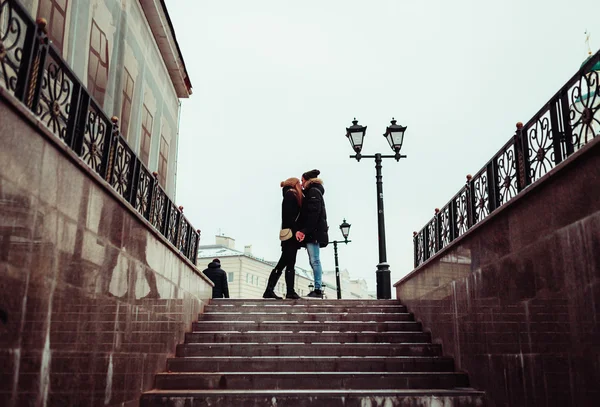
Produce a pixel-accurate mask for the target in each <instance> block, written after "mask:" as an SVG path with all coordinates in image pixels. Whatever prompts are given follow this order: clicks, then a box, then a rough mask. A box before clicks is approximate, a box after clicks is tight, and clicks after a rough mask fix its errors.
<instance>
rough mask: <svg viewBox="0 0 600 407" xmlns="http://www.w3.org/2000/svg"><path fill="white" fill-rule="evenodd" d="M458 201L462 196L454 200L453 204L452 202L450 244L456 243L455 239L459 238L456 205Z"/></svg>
mask: <svg viewBox="0 0 600 407" xmlns="http://www.w3.org/2000/svg"><path fill="white" fill-rule="evenodd" d="M457 199H460V194H459V195H458V197H457V198H455V199H453V200H452V202H450V211H449V212H450V219H449V221H448V223H449V225H450V242H452V241H454V239H456V238H457V237H458V225H457V224H458V222H457V218H458V205H457V204H456V200H457Z"/></svg>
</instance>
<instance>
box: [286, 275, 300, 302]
mask: <svg viewBox="0 0 600 407" xmlns="http://www.w3.org/2000/svg"><path fill="white" fill-rule="evenodd" d="M295 279H296V271H295V270H286V271H285V286H286V288H287V291H286V294H285V298H286V299H288V300H299V299H300V296H299V295H298V294H297V293H296V291H294V280H295Z"/></svg>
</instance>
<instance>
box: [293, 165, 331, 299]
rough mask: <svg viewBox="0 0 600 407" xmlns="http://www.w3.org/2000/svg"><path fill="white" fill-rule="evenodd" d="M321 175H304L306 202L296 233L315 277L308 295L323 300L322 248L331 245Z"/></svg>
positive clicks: (304, 201) (314, 173) (303, 203)
mask: <svg viewBox="0 0 600 407" xmlns="http://www.w3.org/2000/svg"><path fill="white" fill-rule="evenodd" d="M320 173H321V171H319V170H311V171H307V172H305V173H304V174H302V187H303V188H304V200H303V201H302V209H301V211H300V222H299V223H300V225H301V226H300V228H299V230H298V232H296V239H297V240H298V241H299V242H301V244H302V246H304V247H306V251H307V252H308V258H309V260H310V266H311V267H312V269H313V274H314V276H315V288H314V290H313V291H311V292H310V293H308V297H311V298H323V291H321V278H322V276H323V268H322V267H321V258H320V248H321V247H325V246H327V244H328V243H329V235H328V230H329V227H328V226H327V211H326V210H325V200H324V199H323V194H325V188H323V181H322V180H321V179H320V178H318V176H319V174H320Z"/></svg>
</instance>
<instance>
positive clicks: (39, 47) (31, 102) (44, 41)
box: [24, 18, 48, 113]
mask: <svg viewBox="0 0 600 407" xmlns="http://www.w3.org/2000/svg"><path fill="white" fill-rule="evenodd" d="M35 23H36V25H37V28H36V31H35V41H34V46H33V60H32V65H31V71H30V72H29V79H28V81H27V94H26V95H25V99H24V102H25V104H26V105H27V107H29V109H30V110H31V111H32V112H34V113H35V111H36V109H37V105H38V102H39V100H40V92H41V89H42V82H43V79H44V73H45V66H46V57H47V56H48V35H47V31H46V24H47V22H46V19H44V18H38V19H37V20H36V22H35Z"/></svg>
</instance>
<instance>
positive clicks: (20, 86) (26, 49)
mask: <svg viewBox="0 0 600 407" xmlns="http://www.w3.org/2000/svg"><path fill="white" fill-rule="evenodd" d="M28 17H29V16H28ZM29 21H31V20H29ZM43 21H44V22H45V20H43ZM40 23H41V20H40ZM30 24H31V23H30ZM38 40H39V39H38V24H31V25H29V26H28V27H27V31H26V32H25V38H24V41H23V57H22V60H21V66H20V67H19V72H18V77H17V83H16V86H15V97H16V98H17V99H19V100H20V101H21V102H23V103H26V102H27V93H28V89H29V83H30V80H31V70H32V68H33V61H34V56H37V54H36V50H37V49H38V47H37V42H38Z"/></svg>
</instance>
